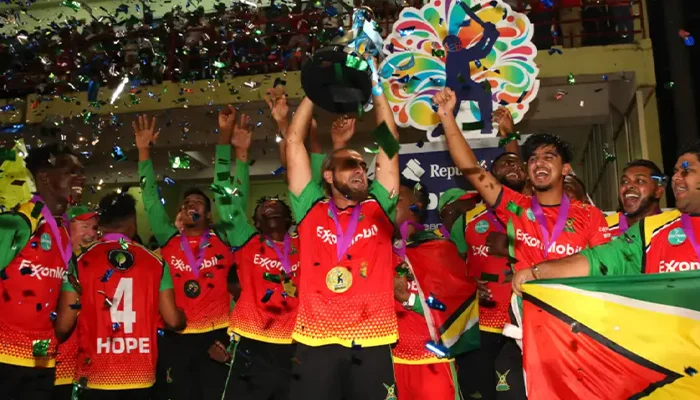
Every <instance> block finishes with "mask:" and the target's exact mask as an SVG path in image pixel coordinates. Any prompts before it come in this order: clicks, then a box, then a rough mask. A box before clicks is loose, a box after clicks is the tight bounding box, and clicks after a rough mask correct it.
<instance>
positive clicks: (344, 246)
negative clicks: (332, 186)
mask: <svg viewBox="0 0 700 400" xmlns="http://www.w3.org/2000/svg"><path fill="white" fill-rule="evenodd" d="M328 208H329V209H330V210H331V217H332V218H333V221H334V222H335V237H336V238H337V240H336V252H337V255H338V262H340V260H341V259H342V258H343V255H345V252H346V251H347V250H348V248H349V247H350V245H351V244H352V238H353V237H354V236H355V230H357V223H358V221H359V220H360V210H361V209H362V203H357V205H356V206H355V209H353V210H352V214H351V215H350V222H348V226H347V229H345V231H344V232H343V227H342V226H341V225H340V220H339V219H338V207H337V206H336V205H335V201H333V199H331V200H330V202H329V203H328Z"/></svg>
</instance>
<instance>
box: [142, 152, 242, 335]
mask: <svg viewBox="0 0 700 400" xmlns="http://www.w3.org/2000/svg"><path fill="white" fill-rule="evenodd" d="M139 175H140V179H141V187H142V196H143V202H144V206H145V208H146V214H147V215H148V223H149V225H150V226H151V230H152V231H153V234H154V236H155V237H156V240H157V241H158V243H159V244H160V246H161V255H162V257H163V261H165V262H166V263H167V264H168V267H169V268H170V274H171V275H172V280H173V288H174V290H175V301H176V303H177V306H178V307H180V308H182V310H183V311H184V312H185V316H186V317H187V328H185V330H183V331H182V332H180V333H185V334H191V333H203V332H210V331H213V330H217V329H222V328H226V327H227V326H228V319H229V312H230V310H231V296H230V294H229V293H228V284H227V277H228V271H229V269H230V268H231V266H232V265H233V263H234V257H233V253H232V251H231V248H230V246H229V245H228V244H227V243H226V242H225V239H224V238H222V237H220V235H219V234H218V233H217V232H215V231H214V230H210V231H209V235H208V238H204V237H203V236H188V237H187V238H186V239H187V240H186V242H187V244H188V245H189V246H190V250H191V251H192V254H193V255H194V256H196V255H197V254H198V253H199V250H200V247H203V250H204V253H203V259H202V263H201V265H200V267H199V276H197V275H195V272H194V271H193V270H192V266H190V265H189V262H188V261H187V256H186V255H185V251H184V250H183V248H182V243H181V238H180V236H181V233H180V232H178V230H177V229H176V228H175V226H174V225H172V224H171V222H170V219H169V217H168V215H167V213H166V212H165V208H164V207H163V204H162V203H161V202H160V198H159V196H158V189H157V187H156V183H155V173H154V172H153V164H152V163H151V161H150V160H148V161H142V162H139Z"/></svg>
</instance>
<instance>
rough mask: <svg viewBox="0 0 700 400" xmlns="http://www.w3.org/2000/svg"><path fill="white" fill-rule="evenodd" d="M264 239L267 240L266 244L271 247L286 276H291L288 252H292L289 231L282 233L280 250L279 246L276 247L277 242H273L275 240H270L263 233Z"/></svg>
mask: <svg viewBox="0 0 700 400" xmlns="http://www.w3.org/2000/svg"><path fill="white" fill-rule="evenodd" d="M265 239H267V240H268V241H269V243H268V246H270V247H272V249H273V250H274V251H275V253H276V254H277V259H279V260H280V264H282V268H283V269H284V272H285V273H286V274H287V276H291V274H292V263H291V261H289V253H291V252H292V238H291V237H290V236H289V233H286V234H285V235H284V242H283V244H282V250H280V249H279V247H277V244H275V241H274V240H272V238H271V237H269V236H267V235H265Z"/></svg>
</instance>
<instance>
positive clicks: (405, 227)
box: [394, 221, 449, 260]
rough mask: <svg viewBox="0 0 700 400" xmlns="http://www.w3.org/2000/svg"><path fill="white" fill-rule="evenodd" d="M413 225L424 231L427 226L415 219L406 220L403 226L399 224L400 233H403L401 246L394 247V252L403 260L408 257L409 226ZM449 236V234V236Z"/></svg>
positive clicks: (417, 229)
mask: <svg viewBox="0 0 700 400" xmlns="http://www.w3.org/2000/svg"><path fill="white" fill-rule="evenodd" d="M409 225H410V226H413V227H414V228H416V231H424V230H425V226H424V225H423V224H419V223H418V222H413V221H404V222H403V223H402V224H401V226H399V233H400V234H401V247H394V253H396V255H397V256H399V257H401V259H402V260H405V259H406V242H407V241H408V226H409ZM448 238H449V236H448Z"/></svg>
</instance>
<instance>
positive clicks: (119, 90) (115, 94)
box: [109, 76, 129, 104]
mask: <svg viewBox="0 0 700 400" xmlns="http://www.w3.org/2000/svg"><path fill="white" fill-rule="evenodd" d="M127 83H129V77H128V76H125V77H124V78H123V79H122V81H121V82H120V83H119V86H117V88H116V89H114V92H113V93H112V98H111V99H110V101H109V104H114V102H115V101H117V98H118V97H119V95H120V94H122V92H123V91H124V87H125V86H126V84H127Z"/></svg>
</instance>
